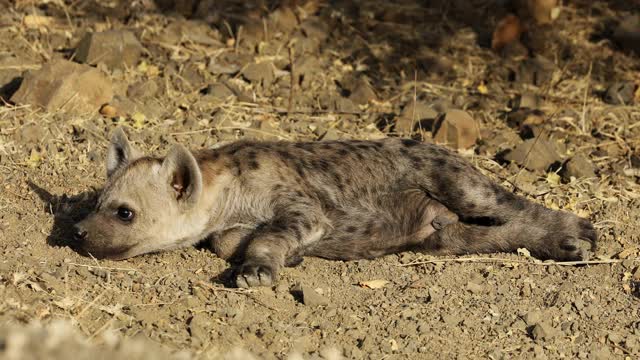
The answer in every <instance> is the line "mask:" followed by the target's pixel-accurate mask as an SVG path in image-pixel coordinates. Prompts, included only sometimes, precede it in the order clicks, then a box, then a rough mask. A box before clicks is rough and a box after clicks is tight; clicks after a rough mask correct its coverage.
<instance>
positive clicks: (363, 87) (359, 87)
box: [349, 79, 378, 105]
mask: <svg viewBox="0 0 640 360" xmlns="http://www.w3.org/2000/svg"><path fill="white" fill-rule="evenodd" d="M349 99H350V100H351V101H353V102H354V103H356V104H358V105H365V104H368V103H369V102H370V101H373V100H377V99H378V95H376V92H375V91H374V90H373V87H372V86H371V84H370V83H369V81H367V80H365V79H360V81H358V82H357V83H356V84H355V86H354V88H353V90H352V91H351V95H349Z"/></svg>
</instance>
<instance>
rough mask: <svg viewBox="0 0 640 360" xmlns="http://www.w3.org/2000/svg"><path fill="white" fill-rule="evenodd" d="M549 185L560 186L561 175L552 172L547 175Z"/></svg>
mask: <svg viewBox="0 0 640 360" xmlns="http://www.w3.org/2000/svg"><path fill="white" fill-rule="evenodd" d="M547 183H549V184H550V185H555V186H558V185H560V175H558V174H556V173H554V172H550V173H548V174H547Z"/></svg>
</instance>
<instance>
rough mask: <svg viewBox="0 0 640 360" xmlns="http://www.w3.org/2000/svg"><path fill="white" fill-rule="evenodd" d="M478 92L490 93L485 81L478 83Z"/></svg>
mask: <svg viewBox="0 0 640 360" xmlns="http://www.w3.org/2000/svg"><path fill="white" fill-rule="evenodd" d="M478 92H479V93H480V94H482V95H487V94H488V93H489V88H488V87H487V85H486V84H485V83H484V81H483V82H481V83H480V85H478Z"/></svg>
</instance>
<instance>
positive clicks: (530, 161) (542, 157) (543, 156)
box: [504, 138, 561, 171]
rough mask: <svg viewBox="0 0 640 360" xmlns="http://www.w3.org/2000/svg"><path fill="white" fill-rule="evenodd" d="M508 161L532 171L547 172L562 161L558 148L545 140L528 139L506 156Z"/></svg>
mask: <svg viewBox="0 0 640 360" xmlns="http://www.w3.org/2000/svg"><path fill="white" fill-rule="evenodd" d="M504 159H505V160H507V161H515V162H516V163H518V164H519V165H521V166H524V167H525V168H527V169H529V170H532V171H546V170H547V169H549V167H550V166H551V165H552V164H554V163H557V162H559V161H560V160H561V158H560V155H559V154H558V152H557V149H556V146H555V145H554V144H552V143H551V142H549V141H547V140H544V139H540V138H538V139H528V140H525V141H524V142H523V143H521V144H520V145H518V146H516V147H515V148H514V149H513V150H512V151H510V152H509V153H507V154H505V155H504Z"/></svg>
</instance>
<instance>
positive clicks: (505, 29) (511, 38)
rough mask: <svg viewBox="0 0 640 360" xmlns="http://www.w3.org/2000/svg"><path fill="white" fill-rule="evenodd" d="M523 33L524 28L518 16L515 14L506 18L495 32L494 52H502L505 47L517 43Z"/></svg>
mask: <svg viewBox="0 0 640 360" xmlns="http://www.w3.org/2000/svg"><path fill="white" fill-rule="evenodd" d="M523 31H524V27H523V26H522V23H521V22H520V19H519V18H518V17H517V16H515V15H513V14H509V15H507V16H505V17H504V18H502V19H501V20H500V22H498V24H497V25H496V28H495V29H494V30H493V35H492V36H491V48H492V49H493V50H494V51H500V50H502V49H503V48H504V47H505V46H507V45H509V44H511V43H514V42H517V40H518V39H519V38H520V35H521V34H522V32H523Z"/></svg>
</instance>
